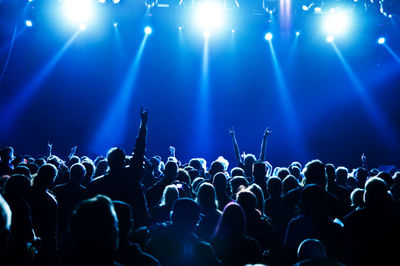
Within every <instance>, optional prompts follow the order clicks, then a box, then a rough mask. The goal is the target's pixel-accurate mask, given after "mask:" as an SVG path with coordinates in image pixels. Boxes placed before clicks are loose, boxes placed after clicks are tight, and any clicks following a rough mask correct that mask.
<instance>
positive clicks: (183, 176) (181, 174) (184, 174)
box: [176, 169, 192, 184]
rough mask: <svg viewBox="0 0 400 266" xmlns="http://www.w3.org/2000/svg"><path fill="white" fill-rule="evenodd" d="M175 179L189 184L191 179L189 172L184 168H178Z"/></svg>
mask: <svg viewBox="0 0 400 266" xmlns="http://www.w3.org/2000/svg"><path fill="white" fill-rule="evenodd" d="M176 179H177V180H179V182H181V183H186V184H191V183H192V181H191V179H190V175H189V172H188V171H186V170H184V169H179V170H178V174H177V176H176Z"/></svg>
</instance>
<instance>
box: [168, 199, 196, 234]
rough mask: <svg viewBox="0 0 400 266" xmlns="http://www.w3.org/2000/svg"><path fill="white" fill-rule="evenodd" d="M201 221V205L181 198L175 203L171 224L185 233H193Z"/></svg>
mask: <svg viewBox="0 0 400 266" xmlns="http://www.w3.org/2000/svg"><path fill="white" fill-rule="evenodd" d="M199 219H200V205H199V204H197V203H196V202H195V201H194V200H193V199H191V198H179V199H177V200H176V201H175V203H174V205H173V207H172V212H171V222H172V224H174V225H176V226H177V228H179V229H181V230H182V231H183V232H193V231H194V230H195V228H196V224H197V222H198V221H199Z"/></svg>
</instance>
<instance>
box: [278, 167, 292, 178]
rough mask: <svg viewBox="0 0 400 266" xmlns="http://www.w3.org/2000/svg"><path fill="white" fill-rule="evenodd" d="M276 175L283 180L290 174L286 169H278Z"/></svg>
mask: <svg viewBox="0 0 400 266" xmlns="http://www.w3.org/2000/svg"><path fill="white" fill-rule="evenodd" d="M276 175H277V176H278V177H279V178H280V179H281V180H283V179H285V177H287V176H288V175H290V172H289V170H288V169H287V168H285V167H281V168H279V170H278V172H277V173H276Z"/></svg>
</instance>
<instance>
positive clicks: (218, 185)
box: [213, 173, 227, 191]
mask: <svg viewBox="0 0 400 266" xmlns="http://www.w3.org/2000/svg"><path fill="white" fill-rule="evenodd" d="M226 180H227V178H226V175H225V173H217V174H215V175H214V177H213V185H214V187H215V190H217V191H218V190H225V189H226V185H227V182H226Z"/></svg>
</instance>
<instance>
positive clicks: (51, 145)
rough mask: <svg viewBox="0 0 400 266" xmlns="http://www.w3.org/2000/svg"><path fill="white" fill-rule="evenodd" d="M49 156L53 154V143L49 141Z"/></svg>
mask: <svg viewBox="0 0 400 266" xmlns="http://www.w3.org/2000/svg"><path fill="white" fill-rule="evenodd" d="M47 152H48V154H47V157H50V156H51V155H52V152H53V144H52V143H50V141H49V142H47Z"/></svg>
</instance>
